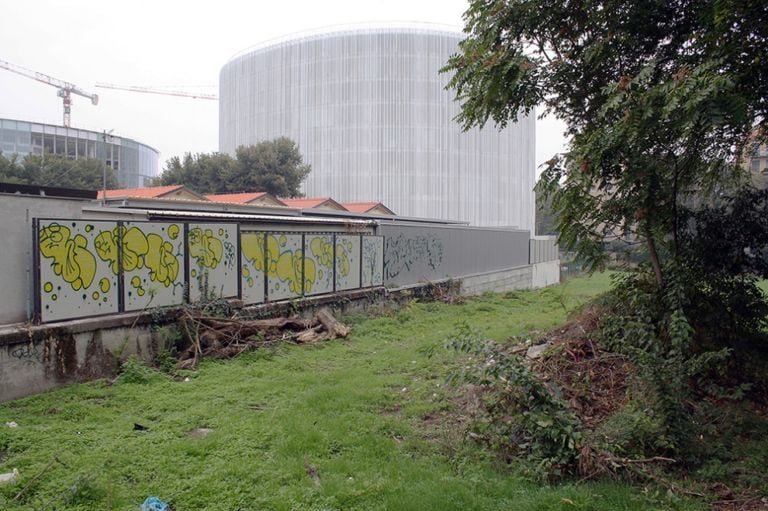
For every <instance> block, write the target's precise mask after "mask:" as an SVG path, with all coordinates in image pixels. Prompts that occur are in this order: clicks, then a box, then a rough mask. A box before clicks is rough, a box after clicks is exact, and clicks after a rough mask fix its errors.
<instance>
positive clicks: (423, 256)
mask: <svg viewBox="0 0 768 511" xmlns="http://www.w3.org/2000/svg"><path fill="white" fill-rule="evenodd" d="M385 253H386V259H385V262H384V277H385V278H386V279H394V278H396V277H397V276H398V275H400V273H402V272H407V271H409V270H410V269H411V267H412V266H413V265H415V264H426V265H427V266H428V267H429V268H430V269H432V270H437V269H438V268H439V267H440V264H442V262H443V242H442V240H440V239H439V238H437V237H436V236H433V235H429V236H421V235H417V236H413V237H406V236H404V235H403V234H402V233H400V234H398V235H397V237H395V238H387V240H386V248H385Z"/></svg>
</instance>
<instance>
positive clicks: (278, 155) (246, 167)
mask: <svg viewBox="0 0 768 511" xmlns="http://www.w3.org/2000/svg"><path fill="white" fill-rule="evenodd" d="M309 172H310V166H309V165H307V164H305V163H304V162H303V158H302V156H301V153H300V152H299V148H298V146H297V145H296V143H295V142H293V141H292V140H290V139H288V138H285V137H282V138H277V139H275V140H271V141H265V142H259V143H258V144H256V145H251V146H241V147H238V148H237V151H236V155H235V158H232V157H231V156H229V155H227V154H221V153H211V154H205V153H202V154H196V155H194V156H193V155H191V154H190V153H187V154H186V155H184V158H183V160H182V159H179V158H178V157H173V158H171V159H170V160H168V161H167V162H166V166H165V169H164V170H163V173H162V175H161V176H160V177H159V178H158V180H156V182H157V183H158V184H162V185H171V184H183V185H186V186H188V187H190V188H192V189H193V190H195V191H197V192H200V193H236V192H245V191H260V192H269V193H271V194H272V195H275V196H279V197H299V196H301V191H300V187H301V183H302V182H303V181H304V179H306V177H307V175H308V174H309Z"/></svg>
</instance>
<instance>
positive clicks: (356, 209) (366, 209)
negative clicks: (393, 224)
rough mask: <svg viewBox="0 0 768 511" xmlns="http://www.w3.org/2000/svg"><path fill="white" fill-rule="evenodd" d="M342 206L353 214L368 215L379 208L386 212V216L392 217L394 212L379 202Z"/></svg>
mask: <svg viewBox="0 0 768 511" xmlns="http://www.w3.org/2000/svg"><path fill="white" fill-rule="evenodd" d="M341 205H342V206H344V207H345V208H347V209H348V210H349V211H352V212H353V213H370V212H371V211H373V210H374V209H376V208H377V207H378V208H381V209H383V210H385V211H388V212H389V213H388V214H391V215H394V214H395V213H394V211H392V210H391V209H389V208H388V207H386V206H385V205H384V204H382V203H381V202H342V203H341Z"/></svg>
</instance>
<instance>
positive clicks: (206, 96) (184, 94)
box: [96, 83, 219, 101]
mask: <svg viewBox="0 0 768 511" xmlns="http://www.w3.org/2000/svg"><path fill="white" fill-rule="evenodd" d="M96 87H100V88H102V89H116V90H127V91H130V92H143V93H145V94H165V95H167V96H181V97H185V98H195V99H212V100H214V101H216V100H218V99H219V96H217V95H216V94H207V93H205V92H186V91H180V90H165V89H158V88H154V87H142V86H139V85H115V84H113V83H97V84H96Z"/></svg>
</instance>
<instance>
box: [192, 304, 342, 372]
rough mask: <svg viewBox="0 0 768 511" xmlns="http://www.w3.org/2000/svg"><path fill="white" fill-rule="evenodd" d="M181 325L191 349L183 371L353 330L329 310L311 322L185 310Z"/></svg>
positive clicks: (339, 334) (296, 319) (334, 337)
mask: <svg viewBox="0 0 768 511" xmlns="http://www.w3.org/2000/svg"><path fill="white" fill-rule="evenodd" d="M178 320H179V323H180V325H181V328H182V331H183V333H184V335H185V336H186V337H187V339H188V340H189V347H188V348H187V349H185V350H184V351H183V352H182V353H181V356H180V357H179V364H178V367H179V369H193V368H194V367H195V366H196V365H197V363H198V361H199V360H200V359H201V358H203V357H212V358H232V357H236V356H238V355H240V354H241V353H243V352H246V351H249V350H253V349H256V348H260V347H265V346H272V345H275V344H277V343H282V342H290V343H295V344H308V343H315V342H321V341H325V340H329V339H336V338H340V337H342V338H343V337H346V336H347V335H348V334H349V327H347V326H346V325H343V324H342V323H339V322H338V321H336V319H335V318H334V317H333V315H331V313H330V311H329V310H328V309H327V308H322V309H320V310H319V311H317V313H316V314H315V316H314V317H312V318H311V319H303V318H300V317H299V316H292V317H289V318H269V319H254V320H244V319H236V318H219V317H213V316H208V315H206V313H205V312H204V311H200V310H196V309H185V310H183V311H182V312H181V313H180V315H179V318H178Z"/></svg>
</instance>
